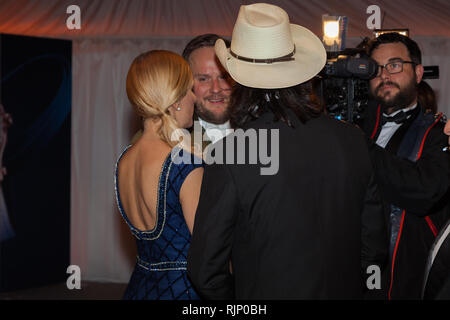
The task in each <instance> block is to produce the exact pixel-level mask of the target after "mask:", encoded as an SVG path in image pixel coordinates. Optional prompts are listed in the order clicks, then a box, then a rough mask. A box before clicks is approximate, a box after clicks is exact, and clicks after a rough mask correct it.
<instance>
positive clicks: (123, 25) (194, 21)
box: [0, 0, 450, 39]
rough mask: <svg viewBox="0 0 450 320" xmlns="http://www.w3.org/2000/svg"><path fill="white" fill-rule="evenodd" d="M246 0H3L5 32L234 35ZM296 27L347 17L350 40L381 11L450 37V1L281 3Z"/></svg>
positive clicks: (394, 20) (415, 32)
mask: <svg viewBox="0 0 450 320" xmlns="http://www.w3.org/2000/svg"><path fill="white" fill-rule="evenodd" d="M254 2H258V1H245V0H189V1H187V0H76V1H74V0H1V1H0V32H2V33H12V34H22V35H33V36H46V37H58V38H70V39H77V38H80V37H122V38H135V37H178V36H194V35H198V34H201V33H205V31H207V32H210V33H217V34H221V35H230V34H231V31H232V29H233V25H234V22H235V19H236V17H237V13H238V10H239V6H240V5H242V4H249V3H254ZM266 2H268V3H273V4H276V5H278V6H280V7H282V8H283V9H285V10H286V11H287V12H288V14H289V16H290V19H291V22H293V23H297V24H300V25H303V26H305V27H307V28H309V29H311V30H312V31H313V32H314V33H315V34H317V35H320V34H321V33H322V30H321V16H322V14H325V13H328V14H337V15H345V16H347V17H348V21H349V26H348V36H349V37H360V36H362V37H363V36H367V35H370V34H371V32H370V31H369V30H368V29H367V27H366V20H367V18H368V17H369V16H370V14H367V13H366V10H367V8H368V7H369V6H370V5H378V6H379V8H380V10H381V17H382V28H385V29H390V28H409V30H410V33H411V35H412V36H445V37H450V19H449V16H450V1H447V0H397V1H390V0H370V1H367V0H277V1H266ZM70 5H78V6H79V7H80V9H81V30H69V29H68V28H67V27H66V24H65V22H66V19H67V18H68V16H69V15H70V14H67V13H66V10H67V7H69V6H70Z"/></svg>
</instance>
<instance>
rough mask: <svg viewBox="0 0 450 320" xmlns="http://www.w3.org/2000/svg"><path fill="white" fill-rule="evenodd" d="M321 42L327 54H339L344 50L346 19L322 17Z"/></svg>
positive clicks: (343, 17)
mask: <svg viewBox="0 0 450 320" xmlns="http://www.w3.org/2000/svg"><path fill="white" fill-rule="evenodd" d="M322 26H323V38H322V42H323V44H324V46H325V49H326V50H327V52H339V51H342V50H344V48H345V38H346V35H347V17H345V16H330V15H327V14H324V15H322Z"/></svg>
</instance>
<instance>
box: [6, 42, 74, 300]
mask: <svg viewBox="0 0 450 320" xmlns="http://www.w3.org/2000/svg"><path fill="white" fill-rule="evenodd" d="M0 57H1V69H0V72H1V73H0V76H1V80H2V81H1V95H0V97H1V102H2V103H3V105H4V107H5V111H6V112H7V113H9V114H11V116H12V118H13V125H12V126H11V127H10V128H9V130H8V142H7V145H6V149H5V153H4V155H3V164H4V166H5V167H6V168H7V175H6V177H5V180H4V181H3V183H2V187H3V193H4V196H5V201H6V206H7V208H8V213H9V217H10V221H11V224H12V227H13V229H14V232H15V236H14V237H13V238H11V239H8V240H6V241H4V242H2V243H0V292H1V291H9V290H15V289H22V288H30V287H35V286H41V285H46V284H50V283H55V282H61V281H62V280H65V279H67V277H68V276H69V275H68V274H66V269H67V267H68V266H69V265H70V141H71V138H70V137H71V136H70V135H71V116H70V110H71V100H72V97H71V94H72V74H71V64H72V61H71V60H72V43H71V42H70V41H65V40H54V39H45V38H35V37H24V36H13V35H5V34H2V35H0Z"/></svg>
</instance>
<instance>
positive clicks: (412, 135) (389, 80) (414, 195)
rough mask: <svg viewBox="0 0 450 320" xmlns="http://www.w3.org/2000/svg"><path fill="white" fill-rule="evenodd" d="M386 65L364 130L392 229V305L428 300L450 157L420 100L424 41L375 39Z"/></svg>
mask: <svg viewBox="0 0 450 320" xmlns="http://www.w3.org/2000/svg"><path fill="white" fill-rule="evenodd" d="M368 54H369V56H370V57H371V58H372V59H374V60H375V61H376V62H377V64H378V73H377V76H376V77H375V78H373V79H372V80H370V95H371V99H372V100H371V101H370V103H369V106H368V107H367V109H366V114H365V116H364V123H363V125H362V127H363V129H364V131H365V132H366V134H367V136H368V138H370V139H368V140H370V141H369V149H370V153H371V157H372V162H373V164H374V167H375V172H376V177H377V180H378V181H377V182H378V184H379V187H380V190H381V194H382V196H383V198H384V200H385V202H386V209H387V211H386V212H387V213H388V215H389V216H388V217H386V218H387V219H388V221H389V226H390V235H391V242H390V267H389V271H388V274H386V275H385V276H386V279H385V280H386V284H385V289H386V292H385V293H386V295H387V298H388V299H420V297H421V288H422V284H423V277H424V272H425V265H426V261H427V256H428V252H429V250H430V247H431V245H432V244H433V242H434V239H435V237H436V235H437V233H438V232H439V229H440V228H441V227H442V226H443V225H444V224H445V222H446V221H447V220H448V218H449V211H448V208H446V207H445V206H446V205H448V193H447V194H446V192H447V189H448V170H449V155H448V153H447V152H443V148H444V147H445V146H446V145H447V137H446V136H445V135H444V134H443V128H444V123H443V121H442V120H441V119H440V116H435V115H434V114H432V113H425V112H424V110H423V109H422V106H421V105H420V103H419V102H418V98H417V97H418V84H419V83H420V81H421V80H422V76H423V72H424V68H423V66H422V64H421V63H422V62H421V52H420V49H419V47H418V45H417V43H416V42H414V41H413V40H412V39H410V38H408V37H405V36H402V35H400V34H398V33H388V34H383V35H381V36H379V37H378V38H376V39H373V40H372V41H371V42H370V43H369V45H368Z"/></svg>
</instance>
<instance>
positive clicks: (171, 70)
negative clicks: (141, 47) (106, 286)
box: [115, 50, 203, 300]
mask: <svg viewBox="0 0 450 320" xmlns="http://www.w3.org/2000/svg"><path fill="white" fill-rule="evenodd" d="M192 86H193V77H192V73H191V71H190V69H189V66H188V64H187V62H186V61H185V60H184V59H183V58H182V57H181V56H179V55H177V54H175V53H173V52H170V51H163V50H155V51H150V52H147V53H144V54H142V55H140V56H138V57H137V58H136V59H135V60H134V61H133V63H132V65H131V67H130V70H129V72H128V76H127V82H126V88H127V95H128V98H129V100H130V102H131V104H132V105H133V108H134V110H135V112H136V113H137V115H138V116H140V117H141V118H142V119H143V128H144V129H143V133H142V136H141V137H140V138H139V139H138V140H137V141H136V142H135V143H134V144H133V145H130V146H128V147H126V148H125V150H124V151H123V152H122V154H121V155H120V157H119V159H118V161H117V164H116V172H115V191H116V199H117V205H118V207H119V211H120V213H121V215H122V217H123V219H124V220H125V222H126V223H127V225H128V226H129V228H130V230H131V233H132V234H133V235H134V236H135V238H136V243H137V252H138V256H137V262H136V266H135V268H134V271H133V273H132V275H131V279H130V282H129V284H128V286H127V289H126V292H125V295H124V299H152V300H153V299H154V300H179V299H180V300H186V299H189V300H191V299H198V298H199V297H198V295H197V293H196V292H195V291H194V289H193V288H192V285H191V282H190V281H189V279H188V277H187V274H186V260H187V259H186V256H187V252H188V249H189V243H190V239H191V233H192V228H193V222H194V215H195V211H196V208H197V203H198V198H199V195H200V186H201V180H202V175H203V167H202V166H203V165H202V161H201V159H199V158H196V157H195V156H194V155H192V154H191V153H189V151H187V150H186V149H188V148H187V147H186V148H183V147H182V146H181V147H180V145H181V144H179V143H178V141H172V138H173V137H174V136H176V133H177V132H178V133H179V130H180V128H188V127H191V126H192V116H193V110H194V102H195V95H194V94H193V93H192V90H191V89H192ZM180 160H181V161H180Z"/></svg>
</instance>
